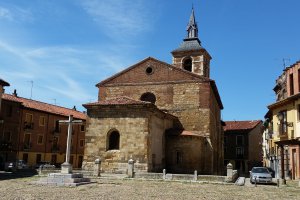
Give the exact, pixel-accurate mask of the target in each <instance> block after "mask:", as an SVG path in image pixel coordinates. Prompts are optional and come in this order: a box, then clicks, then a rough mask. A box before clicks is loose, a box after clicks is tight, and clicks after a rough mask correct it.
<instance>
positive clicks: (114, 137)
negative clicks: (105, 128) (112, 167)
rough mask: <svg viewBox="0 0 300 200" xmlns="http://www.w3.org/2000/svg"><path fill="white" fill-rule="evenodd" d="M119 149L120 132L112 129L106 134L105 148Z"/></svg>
mask: <svg viewBox="0 0 300 200" xmlns="http://www.w3.org/2000/svg"><path fill="white" fill-rule="evenodd" d="M118 149H120V133H119V131H117V130H113V131H111V132H109V133H108V134H107V150H118Z"/></svg>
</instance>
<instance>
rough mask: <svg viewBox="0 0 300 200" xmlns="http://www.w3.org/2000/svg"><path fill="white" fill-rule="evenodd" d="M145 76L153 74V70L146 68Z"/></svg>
mask: <svg viewBox="0 0 300 200" xmlns="http://www.w3.org/2000/svg"><path fill="white" fill-rule="evenodd" d="M146 74H148V75H150V74H153V68H152V67H147V68H146Z"/></svg>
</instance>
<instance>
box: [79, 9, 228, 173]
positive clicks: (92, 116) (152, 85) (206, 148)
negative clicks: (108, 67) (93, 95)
mask: <svg viewBox="0 0 300 200" xmlns="http://www.w3.org/2000/svg"><path fill="white" fill-rule="evenodd" d="M171 53H172V55H173V63H172V64H168V63H165V62H162V61H159V60H157V59H154V58H151V57H149V58H146V59H144V60H142V61H140V62H138V63H136V64H135V65H133V66H131V67H129V68H127V69H125V70H123V71H121V72H120V73H117V74H115V75H114V76H112V77H110V78H108V79H106V80H103V81H101V82H100V83H98V84H97V85H96V86H97V87H98V88H99V93H98V101H97V102H94V103H88V104H84V107H85V108H87V114H88V119H87V129H86V136H85V138H86V145H85V155H84V162H83V166H82V167H83V168H84V169H92V167H93V164H94V161H95V159H97V158H100V159H101V161H102V164H101V166H102V170H103V171H105V172H116V173H125V172H126V169H127V162H128V160H129V159H131V158H132V159H133V160H134V161H135V167H136V171H144V172H161V171H162V170H163V169H167V172H170V173H171V172H172V173H192V172H193V171H194V170H197V171H198V173H199V174H222V173H223V168H224V167H223V160H224V158H223V157H224V156H223V155H224V153H223V129H222V125H221V110H222V109H223V105H222V102H221V98H220V96H219V93H218V90H217V87H216V84H215V82H214V81H213V80H211V79H210V60H211V56H210V55H209V53H208V52H207V51H206V50H205V49H204V48H203V47H202V46H201V42H200V40H199V38H198V27H197V24H196V21H195V16H194V11H193V10H192V13H191V16H190V20H189V23H188V26H187V37H186V38H185V39H184V40H183V42H182V44H181V45H180V46H179V48H177V49H175V50H174V51H172V52H171Z"/></svg>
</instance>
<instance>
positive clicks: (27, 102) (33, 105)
mask: <svg viewBox="0 0 300 200" xmlns="http://www.w3.org/2000/svg"><path fill="white" fill-rule="evenodd" d="M2 99H5V100H9V101H15V102H20V103H22V105H23V106H24V107H25V108H30V109H34V110H39V111H43V112H48V113H52V114H56V115H62V116H66V117H67V116H69V115H73V117H74V118H76V119H83V120H85V119H86V115H85V114H84V113H82V112H79V111H76V110H73V109H69V108H64V107H60V106H56V105H52V104H48V103H44V102H40V101H35V100H32V99H26V98H23V97H16V96H14V95H10V94H3V96H2Z"/></svg>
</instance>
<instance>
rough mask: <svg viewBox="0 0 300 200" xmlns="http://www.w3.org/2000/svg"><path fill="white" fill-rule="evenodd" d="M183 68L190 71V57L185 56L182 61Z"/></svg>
mask: <svg viewBox="0 0 300 200" xmlns="http://www.w3.org/2000/svg"><path fill="white" fill-rule="evenodd" d="M183 69H185V70H187V71H189V72H192V59H191V58H187V59H185V60H184V61H183Z"/></svg>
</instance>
